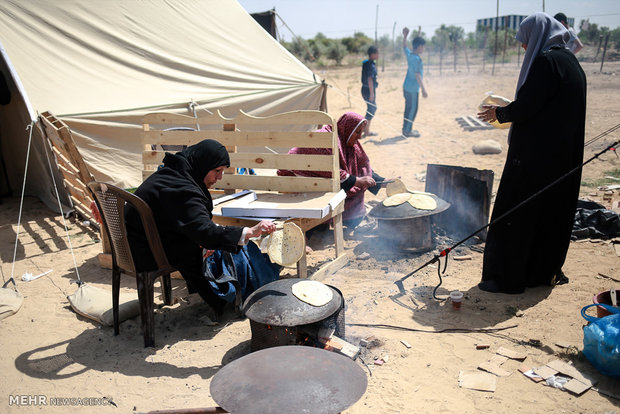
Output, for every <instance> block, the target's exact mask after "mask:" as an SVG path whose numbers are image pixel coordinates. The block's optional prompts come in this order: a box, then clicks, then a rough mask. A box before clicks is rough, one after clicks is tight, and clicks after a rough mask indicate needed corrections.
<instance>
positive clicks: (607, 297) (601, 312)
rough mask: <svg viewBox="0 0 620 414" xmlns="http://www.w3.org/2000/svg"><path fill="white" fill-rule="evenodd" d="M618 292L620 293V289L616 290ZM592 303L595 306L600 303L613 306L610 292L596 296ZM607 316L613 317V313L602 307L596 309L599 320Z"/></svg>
mask: <svg viewBox="0 0 620 414" xmlns="http://www.w3.org/2000/svg"><path fill="white" fill-rule="evenodd" d="M616 292H620V288H618V289H616ZM592 303H594V304H595V305H598V304H599V303H604V304H605V305H609V306H611V294H610V293H609V290H606V291H604V292H600V293H597V294H596V295H594V297H593V298H592ZM607 315H611V312H609V311H608V310H607V309H605V308H604V307H602V306H597V307H596V316H597V317H598V318H602V317H603V316H607Z"/></svg>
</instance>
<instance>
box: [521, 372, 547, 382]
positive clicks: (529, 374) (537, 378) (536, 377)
mask: <svg viewBox="0 0 620 414" xmlns="http://www.w3.org/2000/svg"><path fill="white" fill-rule="evenodd" d="M519 371H521V369H519ZM521 372H522V373H523V375H525V376H526V377H528V378H529V379H531V380H532V381H534V382H541V381H544V380H545V379H544V378H543V377H541V376H540V375H538V374H536V373H535V372H534V371H533V370H531V369H529V370H526V371H521Z"/></svg>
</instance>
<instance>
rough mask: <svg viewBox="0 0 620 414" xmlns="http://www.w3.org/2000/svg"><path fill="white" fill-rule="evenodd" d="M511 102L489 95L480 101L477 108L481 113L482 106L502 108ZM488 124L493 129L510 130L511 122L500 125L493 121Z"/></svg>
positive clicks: (501, 97)
mask: <svg viewBox="0 0 620 414" xmlns="http://www.w3.org/2000/svg"><path fill="white" fill-rule="evenodd" d="M511 102H512V101H511V100H510V99H507V98H504V97H503V96H499V95H491V94H489V95H487V96H486V97H485V98H484V99H483V100H482V102H481V103H480V105H479V106H478V110H480V111H482V105H497V106H502V107H503V106H506V105H508V104H509V103H511ZM489 124H491V125H493V126H494V127H495V128H499V129H506V128H510V125H511V124H512V122H504V123H503V124H500V123H499V122H498V121H497V120H495V121H493V122H489Z"/></svg>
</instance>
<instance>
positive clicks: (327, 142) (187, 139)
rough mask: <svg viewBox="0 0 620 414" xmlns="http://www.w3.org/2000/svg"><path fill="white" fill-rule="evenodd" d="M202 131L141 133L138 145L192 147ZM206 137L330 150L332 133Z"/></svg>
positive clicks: (232, 142)
mask: <svg viewBox="0 0 620 414" xmlns="http://www.w3.org/2000/svg"><path fill="white" fill-rule="evenodd" d="M205 135H207V134H206V133H205V131H161V130H150V131H142V132H141V134H140V136H141V143H142V144H154V145H166V144H168V145H193V144H196V143H198V142H200V141H202V140H203V139H205ZM208 137H209V138H210V139H214V140H216V141H219V142H220V143H221V144H222V145H224V146H226V147H229V146H242V147H264V146H268V147H272V148H292V147H303V148H332V149H333V147H334V145H333V144H334V141H335V138H334V134H332V133H331V132H285V131H256V132H247V131H209V132H208Z"/></svg>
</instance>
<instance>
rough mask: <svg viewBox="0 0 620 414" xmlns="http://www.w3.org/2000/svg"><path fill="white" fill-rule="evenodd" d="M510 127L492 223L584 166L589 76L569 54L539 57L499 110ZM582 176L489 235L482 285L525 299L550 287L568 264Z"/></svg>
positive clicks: (563, 51)
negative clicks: (536, 289) (523, 294)
mask: <svg viewBox="0 0 620 414" xmlns="http://www.w3.org/2000/svg"><path fill="white" fill-rule="evenodd" d="M496 113H497V119H498V121H500V122H512V132H511V135H510V143H509V148H508V155H507V158H506V164H505V165H504V171H503V173H502V178H501V181H500V184H499V189H498V191H497V197H496V199H495V205H494V208H493V214H492V217H491V220H495V219H497V218H498V217H499V216H501V215H502V214H504V213H505V212H506V211H508V210H510V209H511V208H512V207H514V206H516V205H517V204H519V203H520V202H521V201H523V200H525V199H526V198H528V197H529V196H531V195H532V194H534V193H536V192H537V191H539V190H541V189H542V188H544V187H545V186H547V185H548V184H550V183H552V182H553V181H555V180H556V179H558V178H559V177H561V176H563V175H564V174H566V173H567V172H568V171H570V170H572V169H574V168H575V167H578V166H579V165H580V164H581V163H582V162H583V146H584V129H585V114H586V76H585V74H584V72H583V70H582V69H581V66H580V65H579V62H578V61H577V59H576V58H575V56H574V55H573V54H572V53H571V52H570V51H569V50H568V49H551V50H549V51H547V52H545V53H542V54H540V55H539V56H537V57H536V58H535V59H534V61H533V63H532V66H531V68H530V71H529V74H528V77H527V79H526V81H525V82H524V84H523V85H522V86H521V88H520V89H519V91H518V93H517V97H516V99H515V101H514V102H512V103H511V104H509V105H508V106H506V107H504V108H498V109H497V111H496ZM580 182H581V170H578V171H577V172H575V173H573V174H571V175H570V176H568V177H567V178H565V179H563V180H562V181H561V182H560V183H558V184H556V185H554V186H553V187H552V188H551V189H549V190H547V191H545V192H544V193H542V194H541V195H540V196H538V197H536V198H535V199H533V200H532V201H530V202H528V203H527V204H525V205H523V206H522V207H520V208H519V209H517V210H516V211H515V212H514V213H512V214H510V215H509V216H507V217H506V218H504V219H503V220H501V221H499V222H498V223H497V224H493V225H492V226H491V227H490V228H489V232H488V236H487V241H486V246H485V250H484V264H483V271H482V280H483V281H487V280H494V281H495V282H496V283H497V285H498V287H499V289H500V291H501V292H505V293H521V292H523V291H524V290H525V288H526V287H534V286H539V285H549V284H550V283H551V281H552V280H553V278H554V276H559V275H560V274H561V273H560V272H561V269H562V265H563V264H564V260H565V258H566V253H567V251H568V245H569V242H570V235H571V230H572V226H573V222H574V219H575V208H576V203H577V199H578V196H579V187H580Z"/></svg>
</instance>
